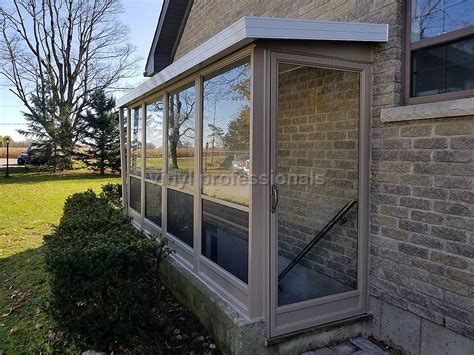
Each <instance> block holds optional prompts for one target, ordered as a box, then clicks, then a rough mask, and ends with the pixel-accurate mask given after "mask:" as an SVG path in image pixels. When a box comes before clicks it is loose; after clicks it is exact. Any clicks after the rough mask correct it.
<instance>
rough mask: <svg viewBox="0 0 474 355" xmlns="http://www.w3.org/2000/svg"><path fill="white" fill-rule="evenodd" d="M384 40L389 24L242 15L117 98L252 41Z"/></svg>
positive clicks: (135, 95) (131, 97)
mask: <svg viewBox="0 0 474 355" xmlns="http://www.w3.org/2000/svg"><path fill="white" fill-rule="evenodd" d="M259 39H285V40H311V41H352V42H375V43H377V42H387V41H388V25H387V24H375V23H355V22H338V21H318V20H295V19H286V18H266V17H243V18H241V19H240V20H238V21H237V22H235V23H233V24H232V25H230V26H229V27H227V28H226V29H225V30H223V31H221V32H219V33H218V34H216V35H215V36H214V37H212V38H210V39H208V40H207V41H206V42H204V43H203V44H201V45H200V46H198V47H197V48H195V49H193V50H192V51H190V52H189V53H187V54H186V55H184V56H183V57H181V58H180V59H178V60H176V61H175V62H173V63H172V64H170V65H169V66H168V67H166V68H164V69H163V70H162V71H160V72H159V73H157V74H155V75H154V76H153V77H151V78H150V79H148V80H147V81H145V82H144V83H143V84H140V85H139V86H138V87H136V88H135V89H133V90H131V91H130V92H128V93H127V94H126V95H124V96H123V97H121V98H119V99H118V100H117V106H118V107H123V106H127V105H128V104H129V103H132V102H134V101H137V100H139V99H141V98H143V97H144V96H146V95H147V94H148V93H149V92H151V91H156V90H158V89H159V88H161V87H163V86H165V85H166V84H167V83H168V82H170V81H172V80H176V79H177V78H180V77H183V76H184V75H187V74H189V73H191V72H192V71H194V70H195V69H196V68H199V67H200V66H201V65H202V63H203V62H208V61H211V60H217V59H219V58H221V57H223V56H225V55H227V54H229V53H231V52H233V51H235V50H237V49H239V48H241V47H243V46H245V45H247V44H249V43H251V42H253V41H255V40H259Z"/></svg>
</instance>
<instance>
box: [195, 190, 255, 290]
mask: <svg viewBox="0 0 474 355" xmlns="http://www.w3.org/2000/svg"><path fill="white" fill-rule="evenodd" d="M248 225H249V214H248V212H246V211H241V210H238V209H236V208H232V207H229V206H224V205H222V204H220V203H216V202H213V201H208V200H204V199H203V200H202V254H203V255H204V256H206V257H207V258H208V259H210V260H212V261H213V262H215V263H216V264H217V265H219V266H220V267H222V268H223V269H224V270H227V271H228V272H230V273H231V274H232V275H234V276H236V277H238V278H239V279H240V280H241V281H243V282H245V283H247V279H248V235H249V229H248Z"/></svg>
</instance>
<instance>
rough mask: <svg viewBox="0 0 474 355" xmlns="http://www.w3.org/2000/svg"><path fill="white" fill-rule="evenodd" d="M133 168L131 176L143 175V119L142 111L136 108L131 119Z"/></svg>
mask: <svg viewBox="0 0 474 355" xmlns="http://www.w3.org/2000/svg"><path fill="white" fill-rule="evenodd" d="M131 120H132V122H131V130H132V132H131V168H130V174H132V175H137V176H141V175H142V119H141V110H140V108H139V107H136V108H134V109H133V110H132V118H131Z"/></svg>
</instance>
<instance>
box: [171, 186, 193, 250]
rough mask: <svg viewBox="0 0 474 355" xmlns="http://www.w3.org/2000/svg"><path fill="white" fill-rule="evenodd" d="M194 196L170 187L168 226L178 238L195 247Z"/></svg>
mask: <svg viewBox="0 0 474 355" xmlns="http://www.w3.org/2000/svg"><path fill="white" fill-rule="evenodd" d="M193 211H194V197H193V195H190V194H188V193H185V192H180V191H176V190H172V189H168V204H167V212H168V216H167V223H168V224H167V228H168V233H171V234H172V235H174V236H175V237H177V238H178V239H180V240H182V241H183V242H185V243H186V244H187V245H189V246H190V247H191V248H192V247H193V244H194V242H193V234H194V233H193V226H194V223H193V215H194V214H193Z"/></svg>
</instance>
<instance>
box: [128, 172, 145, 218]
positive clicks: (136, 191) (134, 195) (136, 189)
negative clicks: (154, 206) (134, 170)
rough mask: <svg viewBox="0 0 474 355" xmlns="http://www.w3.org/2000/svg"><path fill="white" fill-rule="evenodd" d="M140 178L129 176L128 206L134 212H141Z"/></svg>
mask: <svg viewBox="0 0 474 355" xmlns="http://www.w3.org/2000/svg"><path fill="white" fill-rule="evenodd" d="M141 191H142V190H141V180H140V179H137V178H135V177H132V176H131V177H130V207H131V208H132V209H133V210H135V212H138V213H141V211H142V202H141V201H142V193H141Z"/></svg>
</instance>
